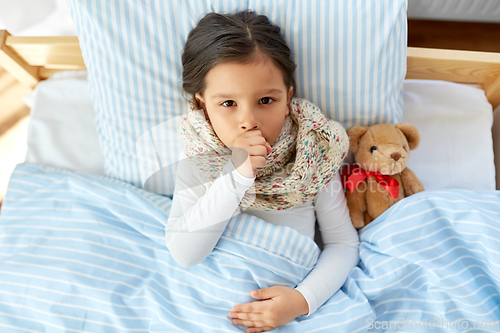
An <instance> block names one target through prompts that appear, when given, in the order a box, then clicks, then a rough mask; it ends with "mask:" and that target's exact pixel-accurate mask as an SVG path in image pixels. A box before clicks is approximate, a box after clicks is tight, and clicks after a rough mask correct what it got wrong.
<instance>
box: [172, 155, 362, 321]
mask: <svg viewBox="0 0 500 333" xmlns="http://www.w3.org/2000/svg"><path fill="white" fill-rule="evenodd" d="M181 158H182V159H181V164H180V165H179V167H178V169H177V177H176V185H175V192H174V196H173V202H172V206H171V210H170V216H169V219H168V223H167V226H166V228H165V244H166V246H167V248H168V249H169V251H170V253H171V255H172V257H173V259H174V260H175V261H176V262H177V263H178V264H179V265H181V266H183V267H190V266H193V265H196V264H198V263H201V262H202V261H204V260H205V258H206V257H207V256H208V255H209V254H210V253H211V252H212V250H213V248H214V247H215V245H216V244H217V242H218V240H219V238H220V236H221V235H222V233H223V232H224V229H225V228H226V226H227V223H228V221H229V219H230V218H231V217H232V216H234V215H237V214H239V213H240V210H239V206H238V205H239V203H240V201H241V199H242V198H243V196H244V194H245V192H246V191H247V190H248V189H249V188H250V187H251V186H252V185H253V183H254V181H255V177H254V178H248V177H245V176H243V175H242V174H241V173H240V172H239V171H238V170H236V169H235V167H234V165H233V163H232V162H231V161H229V162H228V163H227V164H226V165H225V167H224V168H223V171H222V173H221V175H220V177H219V178H217V179H216V180H215V181H214V183H213V184H212V186H210V187H209V186H208V185H207V184H204V183H203V181H202V180H201V177H200V176H199V175H197V172H196V171H195V169H194V167H193V166H192V165H191V164H190V163H189V160H188V159H186V156H185V155H184V154H181ZM244 212H245V213H247V214H250V215H254V216H257V217H259V218H261V219H263V220H264V221H266V222H269V223H272V224H275V225H284V226H289V227H291V228H293V229H295V230H297V231H298V232H300V233H302V234H304V235H306V236H308V237H310V238H311V239H314V232H315V229H314V226H315V222H316V219H317V221H318V224H319V230H320V232H321V236H322V240H323V244H324V245H323V251H322V252H321V254H320V256H319V258H318V261H317V263H316V266H315V267H314V268H313V269H312V270H311V272H310V273H309V274H308V275H307V276H306V277H305V278H304V280H303V281H302V282H301V283H299V284H298V285H297V286H296V288H295V289H296V290H298V291H299V292H300V293H301V294H302V295H303V296H304V298H305V299H306V301H307V304H308V305H309V313H308V314H307V316H309V315H311V314H312V313H314V312H315V311H316V310H317V309H318V308H319V307H320V306H321V305H322V304H323V303H324V302H326V301H327V300H328V299H329V298H330V297H331V296H332V295H334V294H335V293H336V292H337V291H338V290H339V289H340V287H341V286H342V285H343V284H344V282H345V280H346V279H347V276H348V274H349V272H350V271H351V270H352V269H353V268H354V267H355V266H356V265H357V263H358V261H359V252H358V245H359V237H358V233H357V231H356V229H354V227H353V225H352V223H351V219H350V216H349V210H348V207H347V203H346V199H345V196H344V192H343V190H342V185H341V182H340V176H339V174H337V175H336V176H335V179H333V180H332V181H331V182H330V183H329V184H328V185H327V186H326V187H325V188H323V189H322V190H321V191H320V192H319V193H318V194H317V195H316V196H315V198H314V199H313V200H310V201H308V202H306V203H304V204H299V205H297V206H295V207H293V208H290V209H286V210H279V211H278V210H273V211H264V210H254V209H246V210H245V211H244Z"/></svg>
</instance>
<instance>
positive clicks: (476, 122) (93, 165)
mask: <svg viewBox="0 0 500 333" xmlns="http://www.w3.org/2000/svg"><path fill="white" fill-rule="evenodd" d="M85 78H86V71H66V72H61V73H58V74H56V75H54V76H53V77H52V78H51V79H49V80H47V81H45V82H41V83H40V84H39V85H38V86H37V88H36V89H35V90H34V92H33V93H32V94H30V95H29V96H28V97H27V98H26V102H27V104H30V100H31V103H32V104H33V105H32V120H31V123H30V127H29V130H28V152H27V155H26V161H27V162H31V163H37V164H47V165H52V166H56V167H62V168H66V169H70V170H77V171H81V172H87V173H91V174H103V173H104V158H103V155H102V152H101V150H100V145H99V140H98V137H97V132H96V130H95V126H94V108H93V106H92V103H91V100H90V96H89V94H88V92H87V81H86V79H85ZM404 102H405V105H404V109H403V121H406V122H409V123H412V124H414V125H415V126H416V127H417V128H418V129H419V131H420V134H421V137H422V140H421V144H420V147H418V148H417V149H416V150H413V151H412V152H411V155H410V159H409V162H408V166H409V167H410V168H411V169H412V170H413V171H414V172H415V173H416V175H417V177H418V178H419V179H420V180H421V181H422V183H423V185H424V187H425V188H426V190H432V189H451V188H459V189H466V190H494V189H495V165H494V156H493V141H492V134H491V127H492V123H493V112H492V108H491V105H490V104H489V103H488V101H487V99H486V96H485V95H484V91H483V90H481V89H478V88H473V87H469V86H466V85H462V84H456V83H450V82H445V81H429V80H405V82H404Z"/></svg>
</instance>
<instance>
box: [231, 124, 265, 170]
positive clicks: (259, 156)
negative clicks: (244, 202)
mask: <svg viewBox="0 0 500 333" xmlns="http://www.w3.org/2000/svg"><path fill="white" fill-rule="evenodd" d="M238 148H239V149H238ZM271 151H272V148H271V145H270V144H269V143H268V142H267V141H266V139H265V138H264V137H263V136H262V132H261V131H260V130H250V131H247V132H244V133H242V134H240V135H239V136H237V137H236V139H234V142H233V149H232V154H231V160H232V161H233V164H234V166H235V168H236V170H238V171H239V172H240V173H241V174H242V175H243V176H245V177H248V178H253V177H255V169H257V168H261V167H263V166H265V165H266V156H267V155H268V154H269V153H270V152H271Z"/></svg>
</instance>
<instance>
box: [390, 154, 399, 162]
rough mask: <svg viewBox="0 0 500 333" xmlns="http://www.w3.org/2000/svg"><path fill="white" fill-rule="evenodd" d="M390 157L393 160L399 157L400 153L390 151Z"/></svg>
mask: <svg viewBox="0 0 500 333" xmlns="http://www.w3.org/2000/svg"><path fill="white" fill-rule="evenodd" d="M391 157H392V158H393V159H394V161H397V160H399V159H400V158H401V154H400V153H392V154H391Z"/></svg>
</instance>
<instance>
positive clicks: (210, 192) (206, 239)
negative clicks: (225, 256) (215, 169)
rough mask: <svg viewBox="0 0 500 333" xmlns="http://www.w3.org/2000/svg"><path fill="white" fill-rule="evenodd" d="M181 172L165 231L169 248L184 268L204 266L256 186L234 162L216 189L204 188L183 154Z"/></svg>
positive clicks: (226, 168) (224, 169)
mask: <svg viewBox="0 0 500 333" xmlns="http://www.w3.org/2000/svg"><path fill="white" fill-rule="evenodd" d="M181 157H182V159H181V160H180V161H181V162H180V163H179V165H178V168H177V176H176V183H175V192H174V195H173V202H172V206H171V209H170V215H169V219H168V223H167V226H166V227H165V244H166V246H167V248H168V249H169V251H170V254H171V255H172V257H173V259H174V260H175V261H176V262H177V263H178V264H179V265H181V266H183V267H190V266H193V265H196V264H199V263H201V262H202V261H204V260H205V258H206V257H207V256H208V255H209V254H210V253H211V252H212V250H213V248H214V247H215V245H216V244H217V242H218V241H219V238H220V236H221V235H222V233H223V232H224V230H225V228H226V226H227V223H228V221H229V220H230V219H231V217H232V216H234V215H237V214H239V212H240V211H239V207H238V205H239V203H240V201H241V199H242V198H243V196H244V195H245V192H246V191H247V190H248V189H249V188H250V187H251V186H252V184H253V183H254V180H255V177H254V178H248V177H245V176H243V175H241V174H240V173H239V172H238V171H237V170H236V169H235V168H234V165H233V163H232V162H231V161H229V162H228V163H227V164H226V165H225V166H224V168H223V171H222V173H221V175H220V177H219V178H217V179H216V180H215V181H214V183H213V184H212V186H210V187H208V186H207V185H206V184H203V183H202V181H201V180H200V179H201V178H200V177H199V176H198V175H197V173H196V171H195V169H194V167H193V166H192V165H191V163H190V162H189V159H187V158H186V156H185V155H184V154H183V155H182V156H181Z"/></svg>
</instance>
